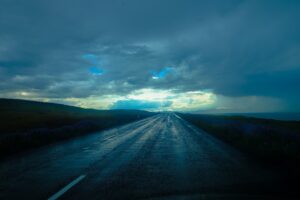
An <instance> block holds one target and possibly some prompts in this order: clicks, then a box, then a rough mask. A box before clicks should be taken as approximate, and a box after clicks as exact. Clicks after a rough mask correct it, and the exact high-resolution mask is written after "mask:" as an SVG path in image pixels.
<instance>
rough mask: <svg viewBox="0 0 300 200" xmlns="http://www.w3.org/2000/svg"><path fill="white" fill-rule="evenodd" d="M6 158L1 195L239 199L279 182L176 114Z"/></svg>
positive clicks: (0, 170) (0, 175) (0, 169)
mask: <svg viewBox="0 0 300 200" xmlns="http://www.w3.org/2000/svg"><path fill="white" fill-rule="evenodd" d="M0 164H1V165H0V199H50V200H54V199H181V197H182V198H183V197H186V199H193V198H195V199H201V198H203V199H210V198H209V197H212V198H211V199H214V198H213V197H218V198H217V199H220V197H222V198H223V197H224V199H226V198H225V197H228V199H234V198H233V197H239V198H241V197H242V196H243V195H246V194H251V195H260V194H266V193H267V194H268V193H269V192H271V189H272V187H273V186H272V184H273V183H274V181H275V180H274V179H275V177H274V176H273V174H272V173H271V172H269V171H268V170H265V169H264V168H263V167H261V166H259V165H258V164H256V163H255V162H253V161H251V160H250V159H248V158H246V157H245V156H244V155H243V154H241V153H240V152H238V151H236V150H234V149H233V148H231V147H230V146H228V145H226V144H224V143H223V142H221V141H219V140H218V139H216V138H214V137H212V136H211V135H210V134H208V133H205V132H204V131H201V130H198V129H196V128H195V127H193V126H192V125H190V124H189V123H187V122H186V121H184V120H183V119H181V118H180V117H178V116H177V115H175V114H172V113H164V114H158V115H155V116H152V117H149V118H146V119H144V120H141V121H138V122H134V123H131V124H128V125H125V126H122V127H118V128H114V129H111V130H107V131H103V132H99V133H94V134H90V135H86V136H83V137H78V138H75V139H72V140H68V141H64V142H61V143H57V144H54V145H51V146H47V147H44V148H41V149H39V150H36V151H33V152H30V153H26V154H24V155H22V156H19V157H15V158H11V159H9V160H6V161H3V162H2V163H0ZM187 197H189V198H187ZM222 198H221V199H222Z"/></svg>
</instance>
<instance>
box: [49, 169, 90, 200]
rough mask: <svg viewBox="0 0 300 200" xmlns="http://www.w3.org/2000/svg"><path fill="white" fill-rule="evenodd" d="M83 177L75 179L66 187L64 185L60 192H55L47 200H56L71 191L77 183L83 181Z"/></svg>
mask: <svg viewBox="0 0 300 200" xmlns="http://www.w3.org/2000/svg"><path fill="white" fill-rule="evenodd" d="M85 177H86V175H81V176H79V177H78V178H76V179H75V180H73V181H72V182H71V183H69V184H68V185H66V186H65V187H64V188H62V189H61V190H59V191H58V192H56V193H55V194H54V195H52V196H51V197H50V198H49V199H48V200H56V199H58V198H59V197H60V196H62V195H63V194H64V193H66V192H67V191H68V190H69V189H71V188H72V187H73V186H75V185H76V184H77V183H79V182H80V181H82V179H84V178H85Z"/></svg>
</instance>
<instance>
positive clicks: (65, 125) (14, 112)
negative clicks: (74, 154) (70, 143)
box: [0, 99, 154, 156]
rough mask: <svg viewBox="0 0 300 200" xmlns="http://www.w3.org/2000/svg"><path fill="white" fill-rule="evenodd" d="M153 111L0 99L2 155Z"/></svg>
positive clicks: (0, 151)
mask: <svg viewBox="0 0 300 200" xmlns="http://www.w3.org/2000/svg"><path fill="white" fill-rule="evenodd" d="M151 115H154V113H151V112H147V111H140V110H95V109H83V108H78V107H74V106H67V105H62V104H55V103H43V102H36V101H27V100H17V99H0V156H3V155H4V156H5V155H6V154H9V153H12V152H19V151H21V150H26V149H31V148H34V147H37V146H41V145H43V144H48V143H51V142H55V141H58V140H61V139H66V138H70V137H73V136H76V135H81V134H86V133H90V132H94V131H99V130H103V129H107V128H111V127H114V126H119V125H122V124H126V123H129V122H133V121H136V120H139V119H143V118H145V117H148V116H151Z"/></svg>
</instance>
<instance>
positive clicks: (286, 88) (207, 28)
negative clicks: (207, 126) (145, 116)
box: [0, 0, 300, 112]
mask: <svg viewBox="0 0 300 200" xmlns="http://www.w3.org/2000/svg"><path fill="white" fill-rule="evenodd" d="M299 9H300V2H299V1H292V0H290V1H289V0H288V1H279V0H278V1H276V0H274V1H267V0H262V1H247V0H243V1H239V0H229V1H223V0H213V1H200V0H152V1H146V0H129V1H125V0H97V1H96V0H90V1H81V0H63V1H62V0H60V1H58V0H53V1H41V0H28V1H21V2H20V1H15V0H2V1H1V2H0V27H1V29H0V78H1V80H2V81H1V82H0V94H1V97H7V98H28V99H38V100H47V101H53V102H66V103H71V104H72V103H73V104H75V103H74V102H75V100H76V101H81V102H82V101H85V100H89V99H105V98H107V97H108V96H114V97H115V96H118V98H112V101H114V102H112V103H111V104H109V105H111V107H107V108H112V107H113V105H115V106H116V105H122V106H123V107H124V105H125V102H124V101H123V100H122V98H121V97H122V96H128V94H131V93H134V92H135V91H139V90H143V89H145V88H151V89H153V90H165V91H170V90H171V91H172V92H173V93H178V94H190V93H191V92H195V91H203V92H209V93H213V94H214V95H216V98H219V100H216V101H215V103H214V106H215V107H214V109H217V108H219V107H225V106H224V105H223V104H226V105H229V104H230V105H232V103H225V102H228V101H232V102H236V103H235V104H240V105H243V104H244V103H245V102H249V99H253V97H255V98H256V99H261V101H256V105H257V106H256V107H257V108H259V109H258V111H260V110H261V111H264V110H263V109H262V107H264V106H262V105H268V102H270V103H269V105H270V106H271V107H272V106H273V107H272V108H271V107H270V108H269V110H272V109H273V110H276V109H279V107H280V106H279V104H280V105H281V107H280V109H281V110H284V111H290V110H293V111H294V110H298V111H300V106H299V103H298V102H299V100H300V93H299V85H300V78H299V75H300V23H299V22H298V21H299V19H300V12H299ZM166 69H171V70H166ZM154 77H155V78H154ZM74 99H75V100H74ZM221 99H226V101H224V102H222V101H221ZM238 99H240V100H241V101H239V102H238V103H237V100H238ZM245 99H246V100H245ZM146 100H147V99H146ZM160 101H161V100H160ZM118 102H119V103H118ZM165 102H168V99H165ZM272 102H276V103H273V104H272ZM278 102H279V103H278ZM127 103H129V104H130V105H131V107H134V106H132V105H133V104H132V100H130V99H129V100H128V101H127ZM81 104H82V103H79V104H78V105H81ZM271 104H272V105H271ZM76 105H77V104H76ZM91 105H93V106H92V107H95V106H94V104H91ZM97 105H98V104H97ZM126 105H127V104H126ZM135 105H137V106H141V105H144V106H145V105H146V104H141V103H137V104H135ZM147 105H148V104H147ZM147 105H146V106H147ZM151 105H156V106H157V105H164V104H159V103H157V102H151ZM199 105H200V104H199ZM245 106H246V110H245V109H244V110H243V111H247V105H245ZM87 107H88V104H87ZM116 107H118V106H116ZM123 107H122V108H123ZM131 107H130V108H131ZM253 107H255V105H251V107H249V108H248V109H253ZM195 110H197V109H196V108H195ZM199 110H201V107H199ZM229 110H230V111H235V110H234V108H233V107H231V108H230V109H229ZM249 111H250V110H249ZM224 112H226V110H225V111H224Z"/></svg>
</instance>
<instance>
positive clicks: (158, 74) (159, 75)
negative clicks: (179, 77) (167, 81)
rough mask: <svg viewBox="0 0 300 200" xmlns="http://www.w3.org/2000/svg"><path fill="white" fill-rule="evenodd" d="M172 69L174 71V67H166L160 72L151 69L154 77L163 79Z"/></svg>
mask: <svg viewBox="0 0 300 200" xmlns="http://www.w3.org/2000/svg"><path fill="white" fill-rule="evenodd" d="M172 71H173V68H172V67H165V68H163V69H162V70H160V71H159V72H157V71H153V70H152V71H150V73H151V75H152V79H163V78H165V77H166V76H167V75H168V74H169V73H171V72H172Z"/></svg>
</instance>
